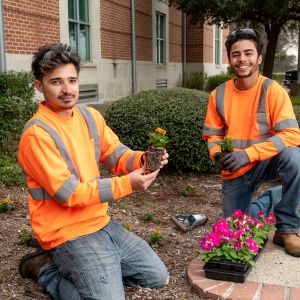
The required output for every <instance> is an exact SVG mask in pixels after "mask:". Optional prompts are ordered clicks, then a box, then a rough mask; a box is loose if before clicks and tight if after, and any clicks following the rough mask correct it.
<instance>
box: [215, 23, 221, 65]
mask: <svg viewBox="0 0 300 300" xmlns="http://www.w3.org/2000/svg"><path fill="white" fill-rule="evenodd" d="M220 57H221V26H220V25H215V64H216V65H220V64H221V58H220Z"/></svg>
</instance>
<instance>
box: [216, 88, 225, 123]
mask: <svg viewBox="0 0 300 300" xmlns="http://www.w3.org/2000/svg"><path fill="white" fill-rule="evenodd" d="M225 86H226V82H224V83H222V84H221V85H219V86H218V87H217V88H216V107H217V111H218V113H219V115H220V116H221V118H222V120H223V123H224V125H225V124H226V123H225V113H224V99H225V98H224V95H225Z"/></svg>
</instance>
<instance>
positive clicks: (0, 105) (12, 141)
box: [0, 72, 37, 152]
mask: <svg viewBox="0 0 300 300" xmlns="http://www.w3.org/2000/svg"><path fill="white" fill-rule="evenodd" d="M33 96H34V87H33V77H32V76H31V75H30V74H29V73H26V72H8V73H0V151H1V152H7V151H9V152H13V151H16V150H17V146H18V141H19V138H20V135H21V132H22V129H23V126H24V124H25V123H26V121H27V120H28V119H29V118H30V117H31V116H32V114H33V112H34V111H35V110H36V108H37V104H36V103H34V102H33Z"/></svg>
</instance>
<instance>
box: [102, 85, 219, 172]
mask: <svg viewBox="0 0 300 300" xmlns="http://www.w3.org/2000/svg"><path fill="white" fill-rule="evenodd" d="M207 100H208V94H207V93H205V92H201V91H197V90H190V89H183V88H176V89H167V90H152V91H142V92H140V93H137V94H134V95H131V96H128V97H126V98H123V99H120V100H118V101H116V102H114V103H113V104H111V105H110V106H109V107H108V108H107V110H106V112H105V119H106V121H107V123H108V125H109V126H110V127H111V128H112V129H113V130H114V132H115V133H116V134H117V135H118V136H119V138H120V139H121V141H122V142H123V143H124V144H125V145H127V146H128V147H130V148H132V149H135V150H146V149H147V145H148V136H147V132H149V131H151V130H153V128H157V127H161V128H164V129H165V130H166V131H167V135H168V137H169V138H170V141H169V143H168V144H167V146H166V149H167V151H168V153H169V155H170V157H169V164H168V165H167V166H166V169H175V170H180V171H185V170H195V171H200V172H211V171H213V170H215V167H214V164H213V163H212V162H211V161H210V159H209V156H208V150H207V144H206V141H204V140H203V139H202V138H201V135H202V130H203V124H204V119H205V115H206V110H207ZM164 169H165V168H164Z"/></svg>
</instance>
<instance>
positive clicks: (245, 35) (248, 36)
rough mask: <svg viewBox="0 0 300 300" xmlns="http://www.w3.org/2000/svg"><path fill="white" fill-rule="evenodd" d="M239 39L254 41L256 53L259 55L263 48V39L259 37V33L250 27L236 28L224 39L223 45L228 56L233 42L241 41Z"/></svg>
mask: <svg viewBox="0 0 300 300" xmlns="http://www.w3.org/2000/svg"><path fill="white" fill-rule="evenodd" d="M241 40H251V41H253V42H254V44H255V47H256V50H257V52H258V55H261V52H262V49H263V46H264V44H263V41H262V39H261V37H260V34H259V33H258V32H257V31H256V30H254V29H251V28H242V29H237V30H235V31H233V32H232V33H230V34H229V36H228V37H227V39H226V42H225V46H226V50H227V56H228V58H230V51H231V47H232V45H233V44H234V43H236V42H238V41H241Z"/></svg>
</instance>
